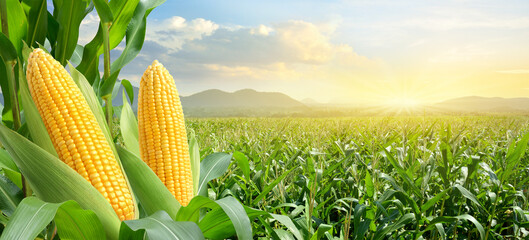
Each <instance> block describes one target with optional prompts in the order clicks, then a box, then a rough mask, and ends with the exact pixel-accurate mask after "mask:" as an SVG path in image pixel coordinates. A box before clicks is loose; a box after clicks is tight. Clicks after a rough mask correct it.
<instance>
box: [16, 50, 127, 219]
mask: <svg viewBox="0 0 529 240" xmlns="http://www.w3.org/2000/svg"><path fill="white" fill-rule="evenodd" d="M26 76H27V79H28V85H29V90H30V92H31V96H32V98H33V101H34V102H35V105H36V106H37V109H38V111H39V113H40V116H41V117H42V120H43V122H44V125H45V126H46V129H47V131H48V134H49V135H50V138H51V140H52V142H53V146H54V147H55V150H56V151H57V154H58V155H59V158H60V159H61V160H62V161H63V162H64V163H66V164H67V165H68V166H70V167H71V168H72V169H74V170H76V171H77V172H78V173H79V174H80V175H81V176H83V177H84V178H85V179H86V180H88V181H89V182H90V183H91V184H92V185H93V186H94V187H95V188H96V189H97V190H98V191H99V192H100V193H101V194H102V195H103V196H104V197H105V198H106V199H107V200H108V201H109V202H110V204H111V205H112V208H113V209H114V211H115V212H116V214H117V215H118V217H119V218H120V219H121V220H130V219H132V218H133V217H134V204H133V201H132V195H131V193H130V190H129V188H128V186H127V182H126V180H125V177H124V176H123V173H122V172H121V168H120V166H119V164H118V162H117V160H116V158H115V156H114V154H113V152H112V149H111V148H110V144H109V143H108V141H107V140H106V138H105V136H104V134H103V131H102V130H101V127H100V126H99V124H98V122H97V120H96V118H95V116H94V114H93V113H92V111H91V110H90V107H89V106H88V103H87V102H86V99H85V98H84V97H83V94H82V93H81V90H80V89H79V88H78V87H77V85H76V84H75V82H74V81H73V79H72V77H71V76H70V74H68V72H67V71H66V70H65V69H64V67H63V66H62V65H61V64H60V63H59V62H58V61H56V60H55V59H53V57H52V56H50V55H49V54H47V53H45V52H44V51H43V50H42V49H35V50H34V51H33V52H32V53H31V54H30V57H29V60H28V67H27V73H26Z"/></svg>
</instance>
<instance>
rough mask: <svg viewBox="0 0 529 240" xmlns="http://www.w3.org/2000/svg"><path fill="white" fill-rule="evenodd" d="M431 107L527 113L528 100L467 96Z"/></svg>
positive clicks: (528, 107)
mask: <svg viewBox="0 0 529 240" xmlns="http://www.w3.org/2000/svg"><path fill="white" fill-rule="evenodd" d="M433 107H435V108H439V109H443V110H450V111H465V112H521V111H529V98H501V97H478V96H469V97H461V98H454V99H450V100H446V101H444V102H440V103H437V104H434V105H433Z"/></svg>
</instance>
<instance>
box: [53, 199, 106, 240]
mask: <svg viewBox="0 0 529 240" xmlns="http://www.w3.org/2000/svg"><path fill="white" fill-rule="evenodd" d="M54 220H55V224H56V225H57V233H58V235H59V237H61V239H101V240H104V239H106V235H105V231H104V228H103V225H102V224H101V221H99V218H97V215H96V214H95V213H94V212H93V211H90V210H84V209H82V208H81V207H80V206H79V204H78V203H76V202H75V201H67V202H64V203H62V205H61V206H60V207H59V209H57V213H56V214H55V218H54Z"/></svg>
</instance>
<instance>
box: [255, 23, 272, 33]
mask: <svg viewBox="0 0 529 240" xmlns="http://www.w3.org/2000/svg"><path fill="white" fill-rule="evenodd" d="M273 31H274V29H273V28H271V27H267V26H265V25H262V24H261V25H259V27H257V28H253V29H251V30H250V33H251V34H257V35H263V36H268V35H269V34H270V33H271V32H273Z"/></svg>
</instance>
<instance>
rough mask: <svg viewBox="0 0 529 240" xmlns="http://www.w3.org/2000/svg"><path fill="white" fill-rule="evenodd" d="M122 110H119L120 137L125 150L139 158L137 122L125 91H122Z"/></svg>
mask: <svg viewBox="0 0 529 240" xmlns="http://www.w3.org/2000/svg"><path fill="white" fill-rule="evenodd" d="M122 97H123V108H122V109H121V120H120V123H119V127H120V130H121V136H123V142H125V147H127V150H129V151H131V152H132V153H134V154H136V156H138V157H139V156H140V144H139V142H138V122H137V121H136V116H134V112H133V111H132V108H131V107H130V104H129V102H128V101H127V97H126V96H125V91H123V96H122Z"/></svg>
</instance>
